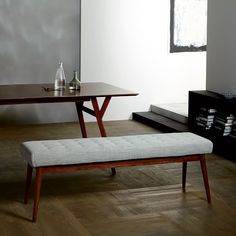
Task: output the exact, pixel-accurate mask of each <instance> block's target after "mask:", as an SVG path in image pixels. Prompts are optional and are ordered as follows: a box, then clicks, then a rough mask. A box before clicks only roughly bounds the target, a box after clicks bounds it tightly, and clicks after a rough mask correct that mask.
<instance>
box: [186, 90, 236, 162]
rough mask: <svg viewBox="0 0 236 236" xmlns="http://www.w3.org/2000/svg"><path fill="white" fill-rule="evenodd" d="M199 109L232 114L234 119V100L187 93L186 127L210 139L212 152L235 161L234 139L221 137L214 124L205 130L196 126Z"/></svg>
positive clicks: (235, 101)
mask: <svg viewBox="0 0 236 236" xmlns="http://www.w3.org/2000/svg"><path fill="white" fill-rule="evenodd" d="M201 108H206V110H208V111H209V109H211V110H212V109H215V110H217V112H220V113H222V114H225V115H226V116H227V115H228V114H233V115H234V116H235V117H236V98H231V99H227V98H225V97H224V96H223V95H220V94H218V93H214V92H210V91H207V90H203V91H189V107H188V125H189V129H190V130H191V131H192V132H194V133H196V134H199V135H201V136H203V137H206V138H208V139H210V140H211V141H212V142H213V143H214V152H215V153H218V154H220V155H222V156H224V157H227V158H229V159H231V160H234V161H235V160H236V138H232V137H231V136H230V135H228V136H223V135H222V134H221V133H219V132H216V129H215V128H214V125H215V123H214V122H213V125H212V127H211V128H208V129H206V128H205V127H204V126H203V127H201V126H199V125H197V124H196V118H197V117H198V116H199V111H200V109H201Z"/></svg>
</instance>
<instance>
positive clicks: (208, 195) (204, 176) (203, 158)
mask: <svg viewBox="0 0 236 236" xmlns="http://www.w3.org/2000/svg"><path fill="white" fill-rule="evenodd" d="M200 163H201V169H202V176H203V180H204V185H205V190H206V195H207V201H208V203H211V193H210V187H209V182H208V175H207V168H206V160H205V157H201V158H200Z"/></svg>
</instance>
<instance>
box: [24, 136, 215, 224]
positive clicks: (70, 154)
mask: <svg viewBox="0 0 236 236" xmlns="http://www.w3.org/2000/svg"><path fill="white" fill-rule="evenodd" d="M212 147H213V145H212V142H211V141H209V140H207V139H205V138H202V137H200V136H198V135H195V134H193V133H188V132H185V133H167V134H144V135H130V136H121V137H105V138H100V137H99V138H87V139H82V138H81V139H61V140H43V141H29V142H24V143H22V145H21V149H20V151H21V155H22V156H23V157H24V158H25V159H26V161H27V163H28V167H27V179H26V188H25V196H24V203H27V202H28V198H29V190H30V185H31V180H32V172H33V169H36V179H35V192H34V206H33V216H32V221H33V222H36V220H37V213H38V206H39V199H40V191H41V181H42V175H43V174H44V173H55V172H63V171H75V170H91V169H101V168H113V170H114V168H116V167H128V166H138V165H153V164H165V163H176V162H181V163H183V171H182V188H183V190H184V191H185V184H186V170H187V162H188V161H200V163H201V170H202V175H203V180H204V184H205V190H206V195H207V200H208V202H209V203H210V202H211V196H210V189H209V184H208V176H207V169H206V161H205V154H207V153H211V152H212ZM113 174H115V172H113Z"/></svg>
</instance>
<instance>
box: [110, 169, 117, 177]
mask: <svg viewBox="0 0 236 236" xmlns="http://www.w3.org/2000/svg"><path fill="white" fill-rule="evenodd" d="M111 173H112V175H113V176H114V175H116V168H111Z"/></svg>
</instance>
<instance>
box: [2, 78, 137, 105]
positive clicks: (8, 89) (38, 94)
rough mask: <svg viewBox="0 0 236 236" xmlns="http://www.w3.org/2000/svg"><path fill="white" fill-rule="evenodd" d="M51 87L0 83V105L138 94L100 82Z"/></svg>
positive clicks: (84, 99) (73, 100) (47, 85)
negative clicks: (76, 86) (76, 89)
mask: <svg viewBox="0 0 236 236" xmlns="http://www.w3.org/2000/svg"><path fill="white" fill-rule="evenodd" d="M45 88H46V89H45ZM53 88H54V84H13V85H0V105H11V104H26V103H53V102H75V101H81V100H83V101H88V100H90V99H91V98H92V97H108V96H110V97H120V96H136V95H138V93H135V92H131V91H129V90H125V89H122V88H119V87H116V86H113V85H110V84H106V83H100V82H91V83H82V84H81V89H80V90H79V91H75V90H69V89H68V86H67V88H66V90H64V91H54V90H53ZM47 89H48V91H47Z"/></svg>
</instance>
